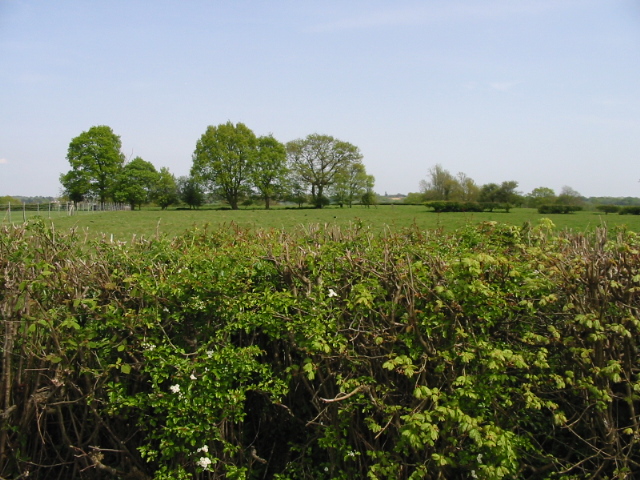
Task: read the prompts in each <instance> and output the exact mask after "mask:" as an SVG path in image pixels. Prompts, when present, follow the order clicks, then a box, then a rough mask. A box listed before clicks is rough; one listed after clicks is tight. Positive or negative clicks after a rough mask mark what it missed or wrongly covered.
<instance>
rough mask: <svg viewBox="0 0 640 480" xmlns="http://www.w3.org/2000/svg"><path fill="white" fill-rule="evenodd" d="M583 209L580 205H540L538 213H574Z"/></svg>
mask: <svg viewBox="0 0 640 480" xmlns="http://www.w3.org/2000/svg"><path fill="white" fill-rule="evenodd" d="M580 210H582V207H581V206H580V205H556V204H552V205H540V206H539V207H538V213H543V214H548V213H564V214H566V213H573V212H579V211H580Z"/></svg>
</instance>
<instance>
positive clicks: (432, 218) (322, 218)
mask: <svg viewBox="0 0 640 480" xmlns="http://www.w3.org/2000/svg"><path fill="white" fill-rule="evenodd" d="M34 217H35V216H30V217H29V218H34ZM41 218H43V220H44V221H45V222H47V223H51V224H52V225H53V226H54V228H56V229H69V228H76V229H77V231H78V232H79V233H80V234H81V235H85V236H86V237H87V238H89V239H91V238H97V237H100V236H102V235H106V236H107V237H108V238H111V236H113V239H114V240H120V241H128V240H130V239H131V238H133V237H135V238H140V237H144V238H149V237H152V236H155V235H168V236H175V235H179V234H181V233H182V232H184V231H186V230H188V229H191V228H193V227H198V228H205V226H206V228H220V227H222V226H230V225H235V226H238V227H240V228H249V229H284V230H294V229H301V228H308V227H309V226H315V225H321V226H325V225H327V226H334V225H336V226H341V227H342V226H348V225H353V224H359V225H361V226H362V227H364V228H368V229H371V230H372V231H374V232H380V231H382V230H384V229H386V228H389V229H392V230H393V229H399V228H405V227H410V226H417V227H418V228H420V229H442V230H444V231H454V230H456V229H458V228H460V227H463V226H465V225H469V224H477V223H480V222H486V221H496V222H499V223H506V224H511V225H517V226H521V225H523V224H525V223H526V222H531V223H534V224H535V223H536V222H537V221H538V220H539V219H541V218H550V219H551V220H552V221H553V223H554V224H555V225H556V227H557V229H558V230H572V231H576V232H580V231H590V230H593V229H594V228H595V227H598V226H603V225H606V226H608V227H609V228H615V227H618V226H621V225H624V226H625V227H626V228H628V229H629V230H632V231H640V216H634V215H618V214H610V215H604V214H602V213H600V212H590V211H583V212H577V213H572V214H566V215H560V214H556V215H541V214H539V213H538V212H537V211H536V210H534V209H530V208H516V209H512V210H511V212H509V213H505V212H483V213H453V212H451V213H440V214H438V213H434V212H431V211H429V210H428V209H427V208H425V207H423V206H412V205H393V206H392V205H381V206H378V207H371V208H365V207H362V206H354V207H353V208H339V207H328V208H324V209H297V208H292V209H284V208H274V209H271V210H264V209H241V210H236V211H232V210H221V209H206V208H203V209H199V210H175V209H173V210H160V209H143V210H140V211H111V212H81V213H77V214H75V215H73V216H65V215H63V216H57V217H52V218H47V216H46V215H41ZM16 220H18V221H21V220H22V219H21V218H19V219H16Z"/></svg>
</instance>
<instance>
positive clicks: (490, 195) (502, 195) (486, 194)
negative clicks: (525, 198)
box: [478, 180, 522, 205]
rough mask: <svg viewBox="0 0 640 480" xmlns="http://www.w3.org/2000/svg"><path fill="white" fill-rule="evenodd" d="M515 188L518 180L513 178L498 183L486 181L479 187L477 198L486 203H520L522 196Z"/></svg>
mask: <svg viewBox="0 0 640 480" xmlns="http://www.w3.org/2000/svg"><path fill="white" fill-rule="evenodd" d="M516 188H518V182H516V181H513V180H511V181H507V182H502V184H500V185H498V184H497V183H487V184H486V185H483V186H482V188H481V189H480V195H479V196H478V200H479V201H480V202H487V203H504V204H510V205H517V204H518V203H521V201H522V197H521V195H520V194H519V193H518V192H517V191H516Z"/></svg>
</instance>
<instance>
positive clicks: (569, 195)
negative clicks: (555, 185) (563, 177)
mask: <svg viewBox="0 0 640 480" xmlns="http://www.w3.org/2000/svg"><path fill="white" fill-rule="evenodd" d="M556 203H557V204H559V205H582V204H583V203H584V201H583V200H582V195H580V194H579V193H578V192H577V191H576V190H574V189H573V188H571V187H569V186H567V185H565V186H564V187H562V190H561V191H560V195H558V198H557V200H556Z"/></svg>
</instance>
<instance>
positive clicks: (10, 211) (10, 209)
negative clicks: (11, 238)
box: [8, 202, 11, 223]
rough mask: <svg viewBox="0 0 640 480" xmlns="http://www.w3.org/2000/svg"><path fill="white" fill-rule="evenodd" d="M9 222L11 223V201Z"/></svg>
mask: <svg viewBox="0 0 640 480" xmlns="http://www.w3.org/2000/svg"><path fill="white" fill-rule="evenodd" d="M8 212H9V223H11V202H9V210H8Z"/></svg>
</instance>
